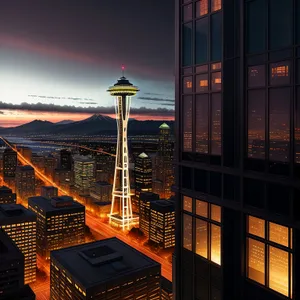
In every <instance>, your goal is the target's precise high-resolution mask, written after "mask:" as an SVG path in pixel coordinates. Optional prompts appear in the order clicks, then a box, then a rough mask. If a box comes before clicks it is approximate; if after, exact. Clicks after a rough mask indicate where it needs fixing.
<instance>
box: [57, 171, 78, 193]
mask: <svg viewBox="0 0 300 300" xmlns="http://www.w3.org/2000/svg"><path fill="white" fill-rule="evenodd" d="M54 182H55V183H56V184H57V185H59V186H60V187H61V188H62V189H64V190H68V189H69V188H70V186H71V185H73V183H74V171H72V170H64V169H55V170H54Z"/></svg>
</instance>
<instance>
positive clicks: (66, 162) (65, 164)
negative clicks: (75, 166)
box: [60, 149, 72, 170]
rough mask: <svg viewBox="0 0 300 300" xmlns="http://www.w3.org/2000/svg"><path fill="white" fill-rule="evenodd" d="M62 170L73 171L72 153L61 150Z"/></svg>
mask: <svg viewBox="0 0 300 300" xmlns="http://www.w3.org/2000/svg"><path fill="white" fill-rule="evenodd" d="M60 168H61V169H63V170H71V169H72V153H71V151H69V150H67V149H63V150H60Z"/></svg>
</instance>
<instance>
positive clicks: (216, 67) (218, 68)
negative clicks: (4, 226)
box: [210, 62, 222, 71]
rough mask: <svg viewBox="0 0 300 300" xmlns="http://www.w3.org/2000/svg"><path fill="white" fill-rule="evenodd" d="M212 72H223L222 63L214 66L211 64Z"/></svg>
mask: <svg viewBox="0 0 300 300" xmlns="http://www.w3.org/2000/svg"><path fill="white" fill-rule="evenodd" d="M210 67H211V70H212V71H214V70H221V68H222V63H221V62H218V63H214V64H211V66H210Z"/></svg>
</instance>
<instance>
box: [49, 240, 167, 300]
mask: <svg viewBox="0 0 300 300" xmlns="http://www.w3.org/2000/svg"><path fill="white" fill-rule="evenodd" d="M50 273H51V287H50V288H51V290H50V292H51V300H59V299H114V300H121V299H153V300H155V299H157V300H158V299H160V285H159V283H160V273H161V266H160V264H158V263H157V262H155V261H153V260H152V259H150V258H149V257H148V256H146V255H144V254H142V253H141V252H139V251H137V250H135V249H134V248H132V247H130V246H129V245H127V244H126V243H124V242H122V241H120V240H118V239H117V238H111V239H106V240H102V241H97V242H93V243H88V244H84V245H80V246H75V247H70V248H66V249H61V250H57V251H53V252H51V267H50Z"/></svg>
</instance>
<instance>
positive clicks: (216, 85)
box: [211, 72, 222, 91]
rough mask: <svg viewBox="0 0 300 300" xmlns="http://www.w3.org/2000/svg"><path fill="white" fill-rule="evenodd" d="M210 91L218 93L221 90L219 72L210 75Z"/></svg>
mask: <svg viewBox="0 0 300 300" xmlns="http://www.w3.org/2000/svg"><path fill="white" fill-rule="evenodd" d="M211 89H212V90H213V91H220V90H221V89H222V77H221V72H215V73H211Z"/></svg>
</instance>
